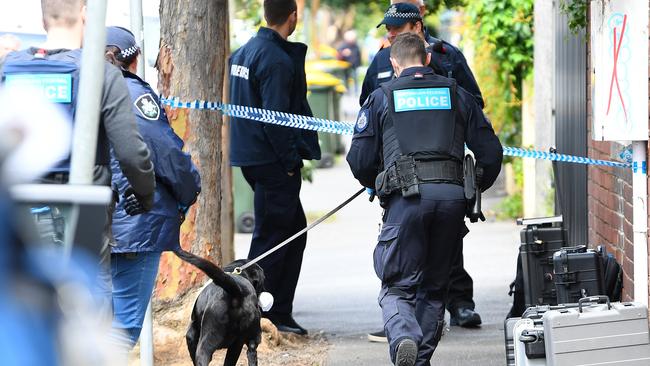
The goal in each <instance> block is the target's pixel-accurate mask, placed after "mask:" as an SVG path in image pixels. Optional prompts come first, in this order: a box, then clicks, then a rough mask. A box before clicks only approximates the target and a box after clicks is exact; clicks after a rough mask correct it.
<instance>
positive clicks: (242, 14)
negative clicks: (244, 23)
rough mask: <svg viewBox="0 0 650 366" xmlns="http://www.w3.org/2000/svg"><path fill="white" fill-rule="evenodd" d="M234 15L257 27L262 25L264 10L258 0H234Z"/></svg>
mask: <svg viewBox="0 0 650 366" xmlns="http://www.w3.org/2000/svg"><path fill="white" fill-rule="evenodd" d="M235 16H236V17H237V18H238V19H246V20H250V21H252V22H253V24H254V26H255V27H256V28H257V27H259V26H260V25H262V21H263V20H264V11H263V9H262V2H260V1H259V0H235Z"/></svg>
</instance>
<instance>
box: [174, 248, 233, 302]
mask: <svg viewBox="0 0 650 366" xmlns="http://www.w3.org/2000/svg"><path fill="white" fill-rule="evenodd" d="M174 254H176V256H177V257H178V258H180V259H182V260H184V261H185V262H187V263H189V264H192V265H194V266H195V267H197V268H198V269H200V270H201V271H203V272H204V273H205V274H206V275H208V277H210V279H212V281H213V282H214V283H215V284H216V285H218V286H220V287H221V288H223V289H224V290H225V291H226V292H227V293H228V294H230V296H233V297H242V296H243V295H242V290H241V288H240V287H239V285H238V284H237V282H236V281H235V279H234V278H232V276H230V275H228V274H227V273H225V272H224V271H223V270H222V269H221V268H219V267H218V266H217V265H216V264H214V263H212V262H210V261H209V260H207V259H204V258H201V257H199V256H197V255H194V254H192V253H190V252H187V251H185V250H183V249H177V250H175V251H174Z"/></svg>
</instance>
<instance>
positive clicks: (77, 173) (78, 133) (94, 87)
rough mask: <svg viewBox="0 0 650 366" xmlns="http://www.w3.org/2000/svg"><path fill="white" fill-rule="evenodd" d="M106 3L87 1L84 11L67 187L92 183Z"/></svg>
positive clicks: (102, 66)
mask: <svg viewBox="0 0 650 366" xmlns="http://www.w3.org/2000/svg"><path fill="white" fill-rule="evenodd" d="M105 24H106V0H89V1H88V7H87V10H86V28H85V30H84V41H83V53H82V55H83V56H82V58H81V71H80V81H79V101H78V102H77V112H76V118H75V124H74V132H73V136H72V160H71V162H70V180H69V181H70V184H92V183H93V167H94V165H95V153H96V149H97V133H98V131H99V110H100V107H101V106H100V104H101V96H102V85H103V84H104V78H103V75H104V67H105V66H104V62H105V61H104V48H105V44H106V25H105Z"/></svg>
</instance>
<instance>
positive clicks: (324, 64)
mask: <svg viewBox="0 0 650 366" xmlns="http://www.w3.org/2000/svg"><path fill="white" fill-rule="evenodd" d="M350 66H352V65H351V64H350V63H349V62H347V61H341V60H314V61H307V63H306V64H305V70H307V72H309V71H311V70H318V71H324V72H330V71H332V70H336V69H347V68H349V67H350Z"/></svg>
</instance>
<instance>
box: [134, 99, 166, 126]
mask: <svg viewBox="0 0 650 366" xmlns="http://www.w3.org/2000/svg"><path fill="white" fill-rule="evenodd" d="M133 105H134V106H135V108H136V109H137V110H138V112H140V114H142V117H144V118H146V119H148V120H151V121H156V120H158V117H160V107H159V106H158V103H156V100H155V99H154V97H153V96H152V95H151V94H143V95H141V96H140V97H139V98H138V99H136V100H135V102H133Z"/></svg>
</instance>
